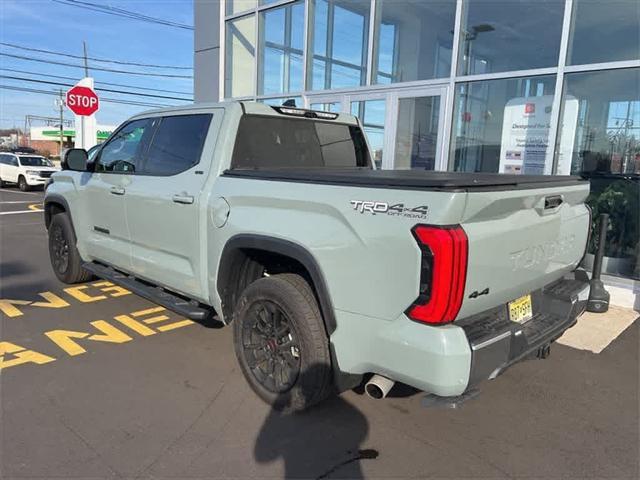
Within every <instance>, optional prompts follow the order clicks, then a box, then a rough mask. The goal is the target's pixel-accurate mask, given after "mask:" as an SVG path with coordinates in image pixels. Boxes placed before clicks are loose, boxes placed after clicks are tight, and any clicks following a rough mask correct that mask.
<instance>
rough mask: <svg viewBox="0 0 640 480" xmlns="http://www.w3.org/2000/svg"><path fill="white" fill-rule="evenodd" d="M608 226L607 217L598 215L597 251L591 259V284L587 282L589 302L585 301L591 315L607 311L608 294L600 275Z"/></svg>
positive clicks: (606, 215) (604, 214)
mask: <svg viewBox="0 0 640 480" xmlns="http://www.w3.org/2000/svg"><path fill="white" fill-rule="evenodd" d="M608 225H609V215H608V214H606V213H603V214H601V215H600V223H599V225H598V227H599V228H598V250H596V254H595V257H594V259H593V272H592V274H591V282H589V286H590V290H589V300H588V301H587V311H588V312H593V313H604V312H606V311H607V310H609V292H607V290H605V288H604V284H603V283H602V280H600V274H601V273H602V258H603V257H604V245H605V242H606V240H607V227H608Z"/></svg>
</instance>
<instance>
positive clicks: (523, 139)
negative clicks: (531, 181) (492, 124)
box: [499, 95, 578, 175]
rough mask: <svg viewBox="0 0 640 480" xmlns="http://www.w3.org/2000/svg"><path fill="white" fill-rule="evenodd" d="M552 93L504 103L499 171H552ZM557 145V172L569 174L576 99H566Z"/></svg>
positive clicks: (537, 172) (536, 172) (532, 172)
mask: <svg viewBox="0 0 640 480" xmlns="http://www.w3.org/2000/svg"><path fill="white" fill-rule="evenodd" d="M552 107H553V95H544V96H540V97H518V98H513V99H511V100H509V101H508V102H507V104H506V105H505V108H504V117H503V118H504V122H503V124H502V144H501V149H500V169H499V172H500V173H511V174H516V175H519V174H529V175H545V174H550V173H552V168H553V148H550V146H549V140H550V139H549V135H550V132H551V111H552ZM563 117H564V122H561V125H559V129H560V131H561V132H562V135H561V136H560V144H559V146H558V147H559V148H558V166H557V170H556V173H557V174H558V175H569V174H570V173H571V158H572V151H573V141H574V136H575V131H576V123H577V118H578V102H577V100H576V99H574V98H568V99H566V101H565V104H564V115H563Z"/></svg>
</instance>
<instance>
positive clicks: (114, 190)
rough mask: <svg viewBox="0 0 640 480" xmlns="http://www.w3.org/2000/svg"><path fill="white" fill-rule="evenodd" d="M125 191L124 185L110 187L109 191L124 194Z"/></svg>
mask: <svg viewBox="0 0 640 480" xmlns="http://www.w3.org/2000/svg"><path fill="white" fill-rule="evenodd" d="M125 191H126V190H125V189H124V187H111V193H113V194H114V195H124V192H125Z"/></svg>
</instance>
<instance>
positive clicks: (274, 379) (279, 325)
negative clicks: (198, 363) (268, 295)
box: [242, 300, 300, 394]
mask: <svg viewBox="0 0 640 480" xmlns="http://www.w3.org/2000/svg"><path fill="white" fill-rule="evenodd" d="M248 313H249V318H250V321H248V322H246V323H245V324H244V325H243V328H242V352H243V355H244V357H245V360H246V362H247V366H248V367H249V369H250V371H251V374H252V375H253V376H254V377H255V379H256V380H257V381H258V382H259V383H260V384H261V385H262V386H263V387H264V388H265V389H267V390H269V391H270V392H273V393H276V394H279V393H284V392H287V391H288V390H290V389H291V387H293V385H294V384H295V383H296V380H297V379H298V375H299V374H300V345H299V341H298V335H297V334H296V332H295V328H294V327H293V325H292V323H291V321H290V320H289V318H288V317H287V315H286V313H285V312H284V311H283V310H282V309H281V308H280V307H279V306H278V305H276V304H275V303H273V302H271V301H269V300H262V301H259V302H256V303H254V304H253V305H252V306H251V309H250V311H249V312H248Z"/></svg>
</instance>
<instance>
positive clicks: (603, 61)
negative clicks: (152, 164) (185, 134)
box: [194, 0, 640, 284]
mask: <svg viewBox="0 0 640 480" xmlns="http://www.w3.org/2000/svg"><path fill="white" fill-rule="evenodd" d="M194 60H195V81H194V85H195V98H196V101H219V100H225V99H243V100H257V101H260V102H265V103H269V104H274V105H276V104H282V102H284V101H286V100H290V99H292V100H294V101H295V102H296V104H297V105H298V106H301V107H307V108H312V109H322V110H328V111H343V112H351V113H354V114H356V115H358V116H359V117H360V119H361V121H362V122H363V125H364V128H365V130H366V133H367V138H368V140H369V144H370V146H371V149H372V151H373V155H374V159H375V161H376V163H377V164H378V166H379V167H381V168H385V169H392V168H396V169H417V170H450V171H462V172H501V173H515V174H522V175H526V174H541V173H543V174H584V175H587V176H588V177H589V178H590V179H591V185H592V195H591V197H590V199H589V203H590V204H591V206H592V208H593V210H594V212H595V213H596V214H597V213H600V212H607V213H609V214H610V215H611V227H610V230H609V238H608V243H607V251H606V255H607V259H606V263H605V269H606V270H607V271H608V273H610V274H613V275H616V276H618V277H619V278H622V279H627V281H630V282H631V284H633V283H634V279H635V280H638V279H640V262H639V260H638V259H639V257H640V245H639V241H638V238H639V236H640V234H639V229H640V227H639V223H640V220H639V218H640V211H639V205H638V203H639V200H640V186H639V177H640V2H638V1H637V0H607V1H596V0H499V1H495V0H292V1H289V0H280V1H278V0H227V1H226V2H224V1H223V2H217V1H206V0H195V58H194ZM621 281H622V280H621Z"/></svg>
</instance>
